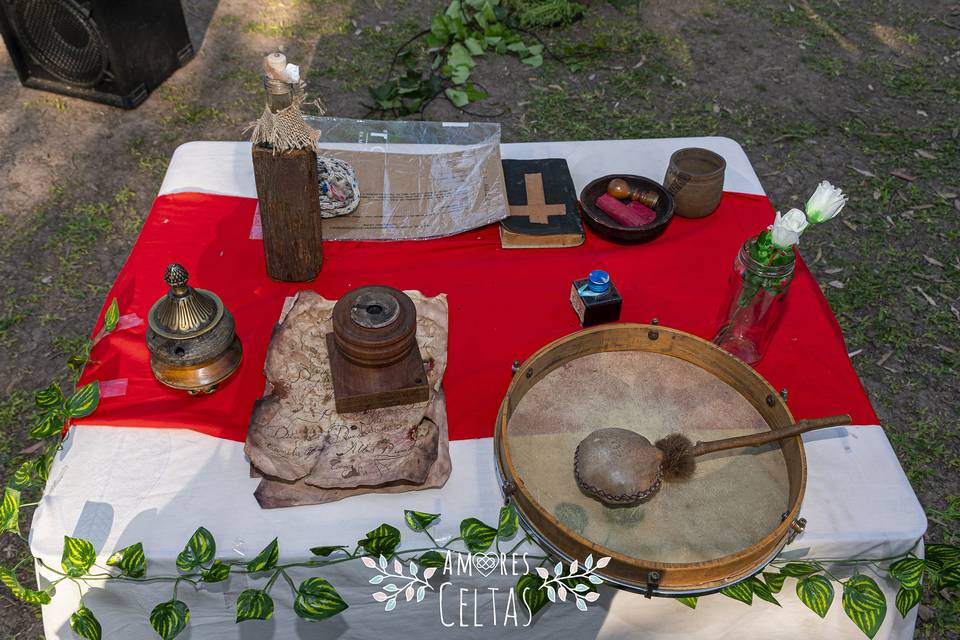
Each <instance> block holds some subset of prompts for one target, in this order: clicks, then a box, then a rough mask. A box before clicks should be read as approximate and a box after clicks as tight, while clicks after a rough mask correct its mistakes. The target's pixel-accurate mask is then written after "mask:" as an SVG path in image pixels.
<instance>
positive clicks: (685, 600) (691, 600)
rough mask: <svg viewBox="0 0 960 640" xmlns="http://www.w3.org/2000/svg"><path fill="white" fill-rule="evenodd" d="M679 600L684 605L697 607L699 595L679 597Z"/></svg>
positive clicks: (692, 607)
mask: <svg viewBox="0 0 960 640" xmlns="http://www.w3.org/2000/svg"><path fill="white" fill-rule="evenodd" d="M677 601H679V602H680V604H682V605H684V606H686V607H690V608H691V609H696V608H697V597H696V596H685V597H682V598H677Z"/></svg>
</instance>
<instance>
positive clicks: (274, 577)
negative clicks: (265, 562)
mask: <svg viewBox="0 0 960 640" xmlns="http://www.w3.org/2000/svg"><path fill="white" fill-rule="evenodd" d="M281 573H283V569H277V570H276V571H274V572H273V575H272V576H270V580H269V581H267V584H266V585H265V586H264V587H263V592H264V593H270V587H272V586H273V583H274V582H276V581H277V578H279V577H280V574H281Z"/></svg>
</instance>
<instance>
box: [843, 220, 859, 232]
mask: <svg viewBox="0 0 960 640" xmlns="http://www.w3.org/2000/svg"><path fill="white" fill-rule="evenodd" d="M842 222H843V224H844V225H845V226H846V227H847V228H848V229H850V231H856V230H857V225H855V224H853V223H852V222H850V221H849V220H847V219H846V218H844V219H843V221H842Z"/></svg>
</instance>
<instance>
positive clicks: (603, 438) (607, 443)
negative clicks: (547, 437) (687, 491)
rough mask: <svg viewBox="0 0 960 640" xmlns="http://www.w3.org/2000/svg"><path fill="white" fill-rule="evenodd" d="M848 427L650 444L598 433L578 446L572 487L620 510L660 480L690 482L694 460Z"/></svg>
mask: <svg viewBox="0 0 960 640" xmlns="http://www.w3.org/2000/svg"><path fill="white" fill-rule="evenodd" d="M846 424H850V416H849V415H847V414H842V415H837V416H829V417H826V418H817V419H815V420H801V421H800V422H797V423H796V424H794V425H793V426H790V427H787V428H785V429H776V430H773V431H767V432H764V433H751V434H748V435H745V436H737V437H733V438H724V439H722V440H711V441H709V442H697V443H696V444H693V443H692V442H691V441H690V439H689V438H687V437H686V436H684V435H682V434H680V433H673V434H670V435H668V436H667V437H665V438H662V439H660V440H657V442H656V444H651V443H650V441H649V440H647V439H646V438H645V437H643V436H642V435H640V434H639V433H637V432H635V431H630V430H628V429H619V428H608V429H597V430H596V431H594V432H593V433H591V434H590V435H588V436H587V437H586V438H584V439H583V440H581V441H580V444H579V445H577V450H576V452H575V453H574V457H573V472H574V476H575V477H576V480H577V485H578V486H579V487H580V489H581V490H582V491H583V492H584V493H586V494H587V495H589V496H591V497H593V498H596V499H597V500H599V501H601V502H603V503H605V504H608V505H611V506H625V505H632V504H638V503H641V502H645V501H647V500H649V499H650V498H652V497H653V496H654V494H656V493H657V491H659V490H660V485H661V484H662V482H663V479H664V478H666V479H667V480H673V479H683V478H689V477H690V476H692V475H693V472H694V471H695V470H696V466H697V462H696V457H697V456H702V455H704V454H707V453H713V452H714V451H724V450H726V449H737V448H740V447H759V446H761V445H764V444H767V443H769V442H774V441H776V440H785V439H787V438H792V437H794V436H797V435H800V434H801V433H806V432H807V431H813V430H814V429H825V428H827V427H836V426H840V425H846Z"/></svg>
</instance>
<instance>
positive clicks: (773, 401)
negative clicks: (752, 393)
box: [767, 393, 777, 407]
mask: <svg viewBox="0 0 960 640" xmlns="http://www.w3.org/2000/svg"><path fill="white" fill-rule="evenodd" d="M775 404H777V399H776V398H774V397H773V394H772V393H771V394H770V395H768V396H767V406H768V407H772V406H773V405H775Z"/></svg>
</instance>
